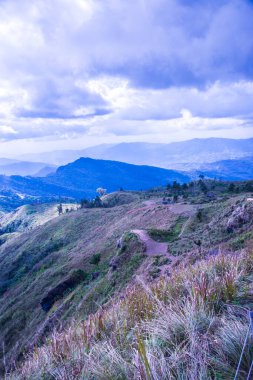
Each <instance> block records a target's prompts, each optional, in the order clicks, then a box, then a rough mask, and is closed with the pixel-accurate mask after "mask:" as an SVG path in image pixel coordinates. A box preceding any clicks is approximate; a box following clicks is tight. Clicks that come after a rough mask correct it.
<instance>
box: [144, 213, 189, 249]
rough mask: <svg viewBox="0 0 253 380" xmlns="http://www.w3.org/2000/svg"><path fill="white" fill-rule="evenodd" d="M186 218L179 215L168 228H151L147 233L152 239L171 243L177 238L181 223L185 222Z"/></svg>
mask: <svg viewBox="0 0 253 380" xmlns="http://www.w3.org/2000/svg"><path fill="white" fill-rule="evenodd" d="M186 220H187V218H185V217H179V218H178V219H177V220H176V223H175V224H174V225H173V226H172V227H171V228H170V229H169V230H158V229H151V230H150V231H149V235H150V237H151V238H152V239H154V240H155V241H158V242H165V243H167V242H168V243H171V242H174V241H175V240H177V239H178V237H179V234H180V232H181V230H182V226H183V224H184V223H185V222H186Z"/></svg>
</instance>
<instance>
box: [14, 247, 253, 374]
mask: <svg viewBox="0 0 253 380" xmlns="http://www.w3.org/2000/svg"><path fill="white" fill-rule="evenodd" d="M252 269H253V261H252V256H251V254H250V253H248V252H242V253H241V254H239V255H224V254H222V253H220V254H219V255H218V256H216V257H213V258H210V259H208V260H203V261H201V262H198V263H197V264H195V265H193V266H190V267H187V268H183V267H181V268H179V269H177V270H175V271H174V272H173V274H172V276H171V277H170V278H160V279H159V280H158V281H157V282H155V283H153V284H151V285H148V284H146V283H144V282H143V281H142V280H141V279H140V281H139V282H138V283H137V284H136V285H134V286H132V287H129V288H127V289H126V290H125V291H124V293H122V294H121V295H120V296H118V298H117V299H114V301H113V302H111V303H110V304H108V305H107V306H105V307H104V308H103V309H100V310H99V311H98V312H97V313H96V314H94V315H90V316H89V318H88V319H87V320H86V321H83V322H79V323H77V322H73V325H72V326H70V327H69V328H68V329H67V330H65V331H64V332H62V333H57V332H54V333H53V334H52V336H51V338H50V340H49V341H48V343H47V344H45V345H44V346H42V347H39V348H37V349H36V350H34V352H33V353H32V354H30V355H29V356H28V357H27V358H26V361H25V363H24V365H23V366H21V368H20V369H19V370H16V371H15V372H14V373H12V374H10V375H9V376H8V379H9V380H14V379H16V380H37V379H47V380H50V379H52V380H71V379H73V380H74V379H77V380H81V379H82V380H84V379H85V380H86V379H87V380H94V379H97V380H109V379H110V380H124V379H133V380H135V379H136V380H137V379H138V380H161V379H169V380H175V379H178V380H196V379H201V380H207V379H210V380H211V379H216V380H222V379H224V380H227V379H232V378H233V375H234V373H235V369H236V365H237V362H238V360H239V356H240V352H241V348H242V345H243V339H244V336H245V333H246V330H247V324H248V321H247V317H246V312H245V315H243V313H239V314H238V312H237V308H236V307H229V308H228V307H227V304H230V305H232V304H233V303H234V302H236V303H238V302H240V297H243V299H244V300H245V297H247V291H248V286H249V285H250V274H251V272H252ZM251 347H253V346H252V342H251V341H249V342H248V344H247V346H246V351H245V355H244V357H243V362H242V367H241V371H240V376H241V377H240V378H241V379H243V378H245V374H246V372H247V370H248V369H249V366H250V362H251V359H252V357H253V350H252V348H251Z"/></svg>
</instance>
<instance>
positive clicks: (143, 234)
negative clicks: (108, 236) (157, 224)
mask: <svg viewBox="0 0 253 380" xmlns="http://www.w3.org/2000/svg"><path fill="white" fill-rule="evenodd" d="M131 232H132V233H133V234H135V235H137V236H138V237H139V239H140V240H141V241H142V243H144V245H145V248H146V249H145V253H146V254H147V255H148V256H157V255H165V256H168V257H170V255H169V253H168V244H167V243H158V242H157V241H155V240H153V239H152V238H151V237H150V236H149V234H148V233H147V231H145V230H132V231H131Z"/></svg>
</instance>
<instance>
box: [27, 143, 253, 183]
mask: <svg viewBox="0 0 253 380" xmlns="http://www.w3.org/2000/svg"><path fill="white" fill-rule="evenodd" d="M252 155H253V139H252V138H251V139H238V140H234V139H225V138H207V139H193V140H187V141H180V142H174V143H168V144H166V143H164V144H157V143H143V142H134V143H120V144H103V145H99V146H95V147H91V148H86V149H82V150H77V151H73V150H72V151H71V150H66V151H55V152H45V153H38V154H29V155H24V156H22V159H25V160H28V161H29V160H30V161H42V162H47V163H50V164H54V165H64V164H67V163H68V162H71V161H73V160H76V159H78V158H80V157H90V158H98V159H104V160H113V161H122V162H127V163H131V164H136V165H143V164H145V165H151V166H158V167H162V168H169V169H173V168H174V169H175V170H178V169H179V170H186V169H187V168H189V164H191V165H193V164H194V167H196V166H198V165H200V164H202V163H208V162H215V161H220V160H226V159H236V158H241V157H247V156H252ZM245 179H246V178H245Z"/></svg>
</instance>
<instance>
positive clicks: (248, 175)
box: [198, 156, 253, 181]
mask: <svg viewBox="0 0 253 380" xmlns="http://www.w3.org/2000/svg"><path fill="white" fill-rule="evenodd" d="M198 173H199V174H200V173H202V174H204V175H205V176H207V177H209V178H218V179H222V180H231V181H240V180H251V179H253V156H252V157H245V158H243V159H239V160H223V161H218V162H213V163H210V164H205V165H202V166H201V167H200V170H199V171H198Z"/></svg>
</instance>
